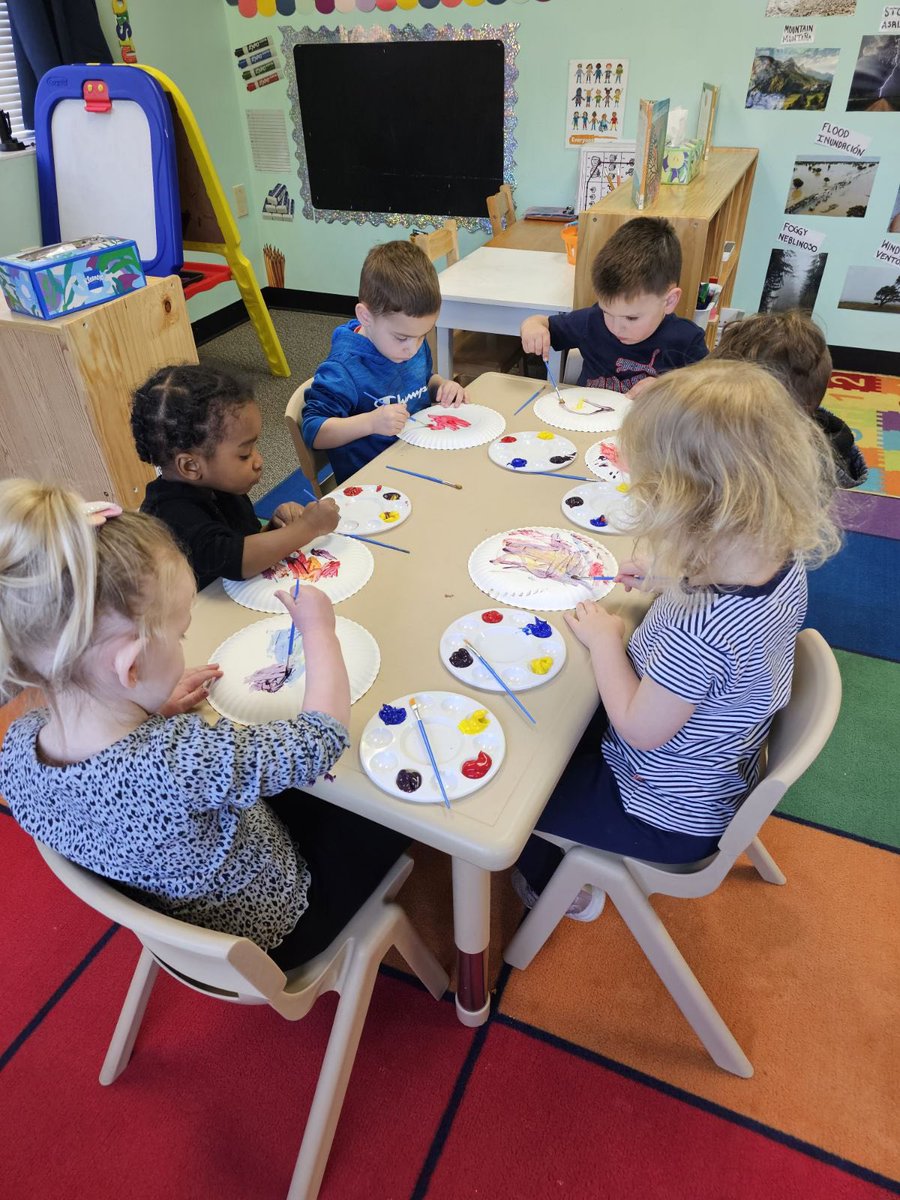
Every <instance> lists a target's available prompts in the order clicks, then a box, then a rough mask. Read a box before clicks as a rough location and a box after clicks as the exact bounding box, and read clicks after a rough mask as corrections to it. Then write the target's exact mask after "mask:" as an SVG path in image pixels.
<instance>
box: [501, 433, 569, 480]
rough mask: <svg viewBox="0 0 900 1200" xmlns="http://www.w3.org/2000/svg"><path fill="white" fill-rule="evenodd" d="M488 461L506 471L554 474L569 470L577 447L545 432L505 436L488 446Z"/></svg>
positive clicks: (567, 440)
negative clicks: (551, 472) (504, 468)
mask: <svg viewBox="0 0 900 1200" xmlns="http://www.w3.org/2000/svg"><path fill="white" fill-rule="evenodd" d="M488 457H489V458H490V460H491V462H495V463H496V464H497V465H498V466H500V467H506V469H507V470H508V471H524V472H526V473H527V472H528V471H558V470H560V468H561V467H568V466H571V465H572V463H573V462H574V461H575V459H576V458H577V457H578V447H577V446H576V445H575V443H574V442H570V441H569V439H568V438H564V437H560V436H559V434H558V433H551V432H550V430H549V429H534V430H528V431H527V432H525V433H506V434H504V435H503V437H501V438H497V440H496V441H495V442H491V444H490V446H488Z"/></svg>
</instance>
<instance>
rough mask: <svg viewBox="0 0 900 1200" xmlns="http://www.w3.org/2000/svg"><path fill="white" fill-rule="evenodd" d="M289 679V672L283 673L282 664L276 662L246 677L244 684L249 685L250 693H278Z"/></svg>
mask: <svg viewBox="0 0 900 1200" xmlns="http://www.w3.org/2000/svg"><path fill="white" fill-rule="evenodd" d="M290 677H291V672H290V671H285V669H284V663H283V662H276V663H270V664H269V665H268V666H266V667H260V668H259V670H258V671H254V672H253V674H252V675H248V676H247V678H246V679H245V680H244V683H247V684H249V685H250V691H251V692H280V691H281V689H282V688H283V687H284V685H285V684H286V683H287V681H288V680H289V679H290Z"/></svg>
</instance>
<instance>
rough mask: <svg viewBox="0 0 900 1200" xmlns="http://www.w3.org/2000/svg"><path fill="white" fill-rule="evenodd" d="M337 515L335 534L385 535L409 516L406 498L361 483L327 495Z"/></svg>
mask: <svg viewBox="0 0 900 1200" xmlns="http://www.w3.org/2000/svg"><path fill="white" fill-rule="evenodd" d="M328 499H329V500H334V502H335V503H336V504H337V506H338V508H339V509H340V511H341V519H340V521H339V522H338V527H337V529H336V530H335V533H360V534H367V533H386V532H388V531H389V530H391V529H393V528H395V526H397V525H402V524H403V522H404V521H405V520H406V518H407V517H408V516H409V514H410V513H411V512H412V504H411V502H410V499H409V496H407V495H405V494H404V493H403V492H398V491H397V489H396V488H392V487H390V486H387V487H385V485H384V484H381V483H362V484H357V485H356V486H350V487H345V488H338V489H337V490H336V491H333V492H329V494H328Z"/></svg>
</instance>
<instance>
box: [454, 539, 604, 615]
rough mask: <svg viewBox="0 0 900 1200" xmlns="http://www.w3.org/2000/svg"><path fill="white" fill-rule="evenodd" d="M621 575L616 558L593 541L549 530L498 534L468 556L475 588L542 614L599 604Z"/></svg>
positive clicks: (495, 598)
mask: <svg viewBox="0 0 900 1200" xmlns="http://www.w3.org/2000/svg"><path fill="white" fill-rule="evenodd" d="M618 571H619V565H618V563H617V562H616V560H615V558H614V557H613V555H612V554H610V552H609V551H608V550H607V549H606V547H605V546H601V545H600V543H599V542H595V541H594V540H593V538H589V537H585V536H584V534H583V533H575V532H573V531H571V530H568V529H554V528H551V527H549V526H545V525H539V526H531V527H529V528H525V529H510V530H508V531H507V532H506V533H495V534H494V535H493V536H492V537H489V538H485V540H484V541H483V542H481V543H480V544H479V545H478V546H476V547H475V549H474V550H473V551H472V553H471V555H470V556H469V575H470V576H471V578H472V582H473V583H474V584H475V586H476V587H478V588H480V589H481V590H482V591H483V592H486V593H487V595H488V596H491V597H492V598H493V599H494V600H500V601H503V602H504V603H506V604H516V605H522V606H523V607H527V608H536V609H540V610H542V611H544V612H561V611H562V610H563V609H567V608H574V607H575V605H576V604H577V603H578V602H579V600H599V599H600V598H601V597H602V596H605V595H606V594H607V593H608V592H610V591H611V590H612V588H613V586H614V584H613V582H612V579H613V577H614V576H615V575H617V574H618ZM607 576H608V577H609V578H607Z"/></svg>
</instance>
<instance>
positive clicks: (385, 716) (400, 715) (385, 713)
mask: <svg viewBox="0 0 900 1200" xmlns="http://www.w3.org/2000/svg"><path fill="white" fill-rule="evenodd" d="M378 715H379V717H381V719H382V721H384V723H385V725H402V724H403V722H404V721H405V720H406V709H405V708H393V707H392V706H391V705H390V704H382V706H381V708H379V710H378Z"/></svg>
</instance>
